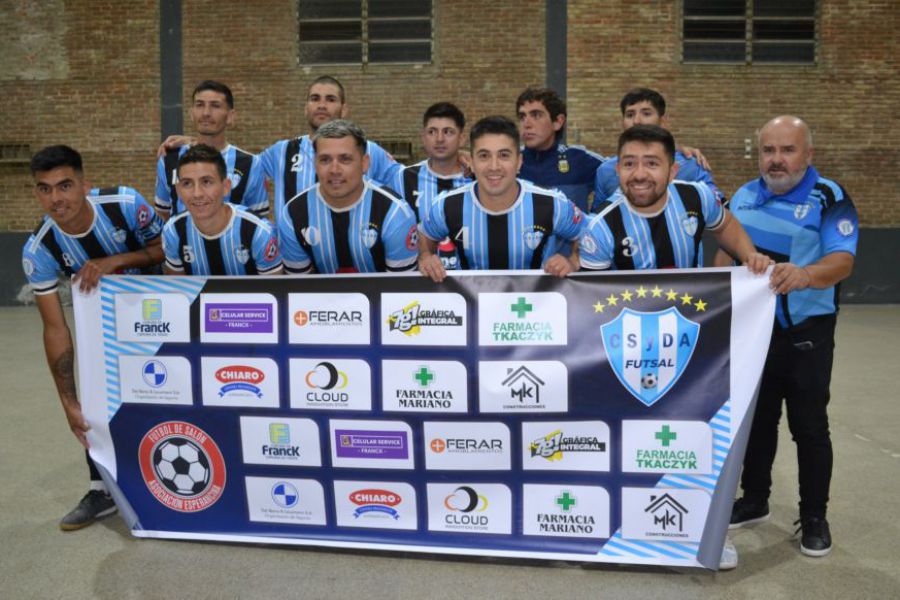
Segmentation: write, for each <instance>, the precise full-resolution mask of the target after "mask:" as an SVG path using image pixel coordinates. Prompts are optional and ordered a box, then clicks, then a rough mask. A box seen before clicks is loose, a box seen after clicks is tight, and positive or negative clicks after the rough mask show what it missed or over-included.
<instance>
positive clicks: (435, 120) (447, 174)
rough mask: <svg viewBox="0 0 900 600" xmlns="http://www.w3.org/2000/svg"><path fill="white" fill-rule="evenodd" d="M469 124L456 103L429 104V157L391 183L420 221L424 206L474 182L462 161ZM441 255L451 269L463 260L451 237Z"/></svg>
mask: <svg viewBox="0 0 900 600" xmlns="http://www.w3.org/2000/svg"><path fill="white" fill-rule="evenodd" d="M465 126H466V117H465V115H463V112H462V111H461V110H460V109H459V108H458V107H457V106H456V105H455V104H451V103H450V102H438V103H436V104H432V105H431V106H429V107H428V109H427V110H426V111H425V115H424V117H423V118H422V147H423V148H424V149H425V154H426V155H427V156H428V158H427V159H425V160H423V161H421V162H419V163H416V164H414V165H410V166H408V167H403V170H402V171H400V172H399V173H398V174H397V175H396V177H394V181H393V182H392V183H391V184H390V185H389V186H388V187H390V188H391V189H392V190H394V191H395V192H397V193H398V194H399V195H400V196H401V197H402V198H403V199H404V200H406V201H407V202H408V203H409V205H410V206H411V207H412V208H413V210H415V211H416V216H417V218H418V219H419V220H420V221H421V220H422V217H421V214H420V209H422V210H424V209H427V208H428V206H430V205H431V203H432V202H433V201H434V199H435V198H437V196H438V194H441V193H443V192H449V191H451V190H455V189H456V188H458V187H462V186H464V185H466V184H468V183H471V182H472V178H471V177H469V176H468V175H465V174H464V173H463V170H462V167H461V164H460V148H461V147H462V145H463V144H464V143H465V135H464V134H463V131H464V129H465ZM438 256H439V257H440V259H441V261H442V262H443V263H444V267H445V268H448V269H452V268H455V267H456V265H457V263H458V261H459V258H458V257H457V255H456V248H455V247H454V246H453V244H452V243H451V242H450V240H449V239H446V240H443V241H441V243H440V244H439V245H438Z"/></svg>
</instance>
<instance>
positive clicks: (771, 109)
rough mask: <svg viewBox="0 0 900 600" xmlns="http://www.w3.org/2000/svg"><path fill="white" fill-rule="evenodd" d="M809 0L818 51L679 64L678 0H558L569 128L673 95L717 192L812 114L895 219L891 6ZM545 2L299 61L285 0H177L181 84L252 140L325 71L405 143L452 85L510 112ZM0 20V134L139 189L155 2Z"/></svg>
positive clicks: (40, 8) (288, 128) (531, 76)
mask: <svg viewBox="0 0 900 600" xmlns="http://www.w3.org/2000/svg"><path fill="white" fill-rule="evenodd" d="M820 4H821V20H820V31H821V44H820V53H819V63H818V64H817V65H815V66H804V67H762V66H705V65H682V64H680V62H679V60H678V56H679V46H678V44H679V38H678V26H679V25H678V15H679V6H680V3H679V2H659V1H657V0H630V1H629V2H627V3H626V2H623V1H621V0H609V1H606V2H597V1H591V0H569V42H568V52H569V59H568V65H569V73H568V77H569V89H568V98H569V118H570V125H569V134H570V141H571V142H577V143H582V144H585V145H587V146H588V147H590V148H592V149H596V150H599V151H601V152H604V153H608V152H611V151H612V149H613V146H614V144H615V139H616V136H617V134H618V132H619V114H618V101H619V98H620V97H621V95H622V94H623V93H624V92H625V91H626V90H627V89H628V88H630V87H633V86H635V85H648V86H651V87H656V88H658V89H660V90H661V91H662V92H663V93H664V94H665V95H666V97H667V99H668V100H669V102H670V104H671V107H672V108H671V115H670V117H671V120H672V121H671V125H672V129H673V132H674V133H675V135H676V138H677V139H678V140H679V141H680V142H683V143H687V144H690V145H694V146H699V147H700V148H702V149H703V150H704V152H705V153H706V154H707V155H708V156H709V158H710V160H711V161H712V163H713V167H714V171H715V176H716V179H717V181H718V182H719V184H720V186H721V187H722V188H723V190H724V191H725V192H727V193H729V194H730V193H732V192H733V191H734V190H735V189H736V187H737V186H738V185H739V184H740V183H741V182H743V181H746V180H747V179H749V178H751V177H753V176H754V175H755V160H745V159H744V158H743V154H744V141H743V140H744V138H747V137H750V138H753V132H754V131H755V129H756V128H757V127H759V126H760V125H761V124H762V123H763V122H764V121H766V120H767V119H768V118H770V117H771V116H774V115H775V114H776V113H784V112H792V113H797V114H799V115H801V116H803V117H805V118H806V119H807V120H808V121H809V122H810V124H811V125H812V127H813V131H814V134H815V136H816V164H817V166H818V167H820V170H821V171H822V172H823V173H824V174H826V175H828V176H831V177H834V178H836V179H838V180H839V181H841V183H842V184H843V185H844V186H845V187H846V188H847V189H848V191H849V192H850V194H851V195H852V196H853V198H854V200H855V201H856V202H857V205H858V206H859V208H860V212H861V217H862V219H863V221H864V223H866V224H869V225H898V224H900V202H898V198H897V196H898V194H900V185H898V175H897V173H898V167H900V165H898V151H897V148H898V146H900V133H898V128H897V127H896V122H897V117H896V111H897V107H896V105H897V104H898V100H900V79H898V78H897V77H896V73H897V72H898V61H900V58H898V56H900V48H898V46H900V42H898V38H897V36H896V34H895V32H896V31H897V30H898V28H900V11H898V10H897V8H896V7H895V6H894V3H893V2H885V1H883V0H869V1H865V2H853V1H852V0H821V2H820ZM544 7H545V2H544V1H542V0H525V1H517V2H513V1H500V2H492V3H488V2H483V1H480V2H476V1H472V0H455V1H453V2H441V1H439V0H436V1H435V49H434V62H433V64H431V65H419V66H410V65H402V66H386V65H373V66H368V67H360V66H342V67H312V68H310V67H301V66H299V65H298V64H297V36H296V34H297V20H296V3H295V1H294V0H260V1H257V2H246V3H238V2H223V1H221V0H220V1H219V2H212V1H209V0H192V1H191V2H184V3H183V61H184V82H183V85H184V91H185V94H189V93H190V91H191V89H192V88H193V86H194V84H195V83H196V82H197V81H199V80H201V79H205V78H217V79H222V80H223V81H225V82H226V83H228V84H229V85H230V86H231V87H232V89H233V90H234V92H235V95H236V103H237V109H238V121H237V126H236V127H235V129H234V130H233V131H232V133H231V136H230V138H231V141H232V142H234V143H236V144H237V145H239V146H241V147H243V148H245V149H247V150H251V151H259V150H261V149H262V148H264V147H265V146H267V145H268V144H269V143H271V142H273V141H275V140H277V139H281V138H284V137H288V136H291V135H296V134H299V133H303V132H305V123H304V119H303V116H302V115H303V111H302V108H303V97H304V94H305V91H306V87H307V85H308V83H309V81H311V80H312V79H313V78H314V77H316V76H318V75H322V74H332V75H335V76H337V77H338V78H339V79H341V80H342V81H343V82H344V84H345V87H346V88H347V92H348V101H349V104H350V110H351V114H350V116H351V118H353V119H354V120H356V121H357V122H359V123H360V124H361V125H362V126H363V127H364V128H365V129H366V131H367V132H368V133H369V135H370V136H371V137H372V138H374V139H376V140H378V139H381V140H411V141H413V142H414V148H416V149H417V148H418V141H417V138H418V128H419V126H420V125H419V123H420V119H421V114H422V112H423V111H424V110H425V108H426V107H427V106H428V105H429V104H431V103H432V102H435V101H438V100H451V101H454V102H456V103H457V104H459V105H460V107H461V108H462V109H463V110H464V111H465V112H466V115H467V117H468V119H469V121H470V122H474V120H476V119H477V118H479V117H481V116H484V115H486V114H489V113H502V114H507V115H510V116H512V113H513V110H514V106H513V103H514V101H515V97H516V95H517V94H518V93H519V92H520V91H521V90H522V89H523V88H524V87H525V86H527V85H529V84H540V83H542V82H543V81H544V79H545V62H544V45H545V36H544V21H545V19H544ZM0 25H2V26H3V28H4V29H3V30H4V31H11V32H12V34H10V35H7V36H4V38H2V39H0V54H2V55H3V56H4V57H5V62H4V64H3V66H2V67H0V93H2V95H3V99H4V109H3V114H4V116H5V117H6V118H4V119H0V143H26V144H29V145H30V147H31V149H32V151H33V150H36V149H38V148H40V147H42V146H44V145H47V144H53V143H61V142H63V143H68V144H70V145H72V146H74V147H75V148H77V149H79V150H80V151H82V153H83V154H84V157H85V161H86V170H87V173H88V176H89V178H90V179H91V180H92V181H93V182H94V183H97V184H105V185H108V184H113V183H130V184H132V185H135V186H136V187H137V188H138V189H139V190H140V191H141V192H142V193H143V194H144V195H145V196H147V197H148V199H149V198H151V197H152V195H153V181H154V155H155V148H156V146H157V144H158V139H159V127H160V125H159V111H160V107H159V77H160V76H159V57H158V54H159V53H158V28H159V10H158V6H157V3H156V2H153V1H149V0H135V1H132V2H128V3H122V2H112V1H106V2H104V1H97V0H91V1H85V2H65V1H64V0H43V1H37V0H10V1H9V2H4V3H3V6H2V7H0ZM184 100H185V103H187V102H188V101H189V98H187V97H185V99H184ZM185 122H186V123H189V120H188V119H187V116H185ZM30 187H31V185H30V176H29V175H28V172H27V164H21V163H19V164H13V163H6V162H2V161H0V231H23V230H28V229H31V228H32V227H33V226H34V224H35V223H36V220H37V217H38V210H37V206H36V203H35V202H34V201H33V199H32V197H31V192H30Z"/></svg>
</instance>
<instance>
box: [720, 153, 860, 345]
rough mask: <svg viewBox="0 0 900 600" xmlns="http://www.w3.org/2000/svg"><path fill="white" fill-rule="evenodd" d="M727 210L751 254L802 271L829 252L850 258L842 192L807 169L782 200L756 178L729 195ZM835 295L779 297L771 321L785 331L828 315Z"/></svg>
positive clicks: (850, 216) (851, 225)
mask: <svg viewBox="0 0 900 600" xmlns="http://www.w3.org/2000/svg"><path fill="white" fill-rule="evenodd" d="M730 206H731V212H732V213H733V214H734V216H735V218H737V220H738V221H740V222H741V225H743V226H744V229H745V230H746V231H747V234H748V235H749V236H750V239H751V240H752V241H753V243H754V245H755V246H756V248H757V250H759V251H760V252H762V253H764V254H767V255H768V256H770V257H771V258H772V259H774V260H775V262H779V263H782V262H790V263H793V264H795V265H797V266H800V267H804V266H806V265H811V264H813V263H815V262H817V261H818V260H819V259H821V258H822V257H823V256H825V255H826V254H832V253H834V252H847V253H849V254H852V255H854V256H855V255H856V244H857V242H858V240H859V218H858V217H857V214H856V208H855V207H854V206H853V202H852V201H851V200H850V196H848V195H847V192H845V191H844V188H842V187H841V186H840V185H839V184H838V183H837V182H835V181H832V180H831V179H826V178H825V177H821V176H820V175H819V173H818V172H817V171H816V170H815V169H814V168H813V167H809V168H808V169H807V171H806V174H805V175H804V177H803V179H802V180H801V181H800V183H798V184H797V186H796V187H795V188H794V189H793V190H791V191H790V192H788V193H787V194H784V195H775V194H773V193H772V192H771V191H769V190H768V189H767V187H766V184H765V181H763V179H762V178H759V179H755V180H753V181H751V182H749V183H747V184H745V185H744V186H743V187H741V188H740V189H739V190H738V191H737V193H735V195H734V197H733V198H732V199H731V205H730ZM839 294H840V289H839V286H833V287H829V288H825V289H822V290H817V289H812V288H807V289H805V290H797V291H794V292H791V293H789V294H784V295H781V296H779V297H778V302H777V304H776V306H775V316H776V318H777V319H778V323H779V324H780V325H781V326H782V327H791V326H794V325H798V324H799V323H801V322H803V321H804V320H805V319H807V318H809V317H814V316H818V315H830V314H832V313H835V312H837V310H838V305H839Z"/></svg>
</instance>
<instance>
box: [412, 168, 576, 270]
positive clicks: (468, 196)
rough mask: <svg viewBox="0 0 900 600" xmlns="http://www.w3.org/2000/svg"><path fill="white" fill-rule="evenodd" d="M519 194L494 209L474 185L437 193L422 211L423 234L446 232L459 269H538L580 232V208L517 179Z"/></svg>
mask: <svg viewBox="0 0 900 600" xmlns="http://www.w3.org/2000/svg"><path fill="white" fill-rule="evenodd" d="M516 181H517V182H518V185H519V196H518V197H517V198H516V201H515V202H514V203H513V204H512V206H510V207H509V208H508V209H506V210H504V211H502V212H494V211H490V210H488V209H487V208H485V207H484V206H483V205H482V204H481V202H479V200H478V184H477V182H476V183H470V184H469V185H466V186H464V187H461V188H459V189H458V190H455V191H452V192H447V193H444V194H441V195H440V196H438V197H437V198H436V199H435V200H434V201H433V202H432V204H431V206H430V207H429V208H428V210H426V211H424V212H423V219H422V224H421V231H422V233H423V234H424V235H425V236H427V237H428V238H430V239H432V240H434V241H435V242H437V241H440V240H443V239H444V238H445V237H449V238H450V241H452V242H453V244H454V245H455V246H456V250H457V254H458V257H459V263H458V268H460V269H473V270H474V269H480V270H486V269H514V270H522V269H540V268H541V266H542V265H543V264H544V262H546V260H547V259H548V258H550V257H551V256H553V255H554V254H556V253H558V252H559V251H560V249H561V246H562V245H564V244H565V243H566V242H570V241H574V240H577V239H578V238H579V236H580V235H581V228H582V225H583V224H584V220H583V219H582V213H581V211H580V210H579V209H578V207H576V206H575V204H573V203H572V202H571V201H569V200H568V199H567V198H566V196H565V195H564V194H563V193H562V192H557V191H553V190H547V189H544V188H540V187H538V186H536V185H533V184H531V183H529V182H527V181H524V180H522V179H517V180H516Z"/></svg>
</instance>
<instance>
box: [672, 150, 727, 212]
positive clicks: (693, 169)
mask: <svg viewBox="0 0 900 600" xmlns="http://www.w3.org/2000/svg"><path fill="white" fill-rule="evenodd" d="M675 160H676V161H677V162H678V174H677V175H675V179H680V180H682V181H697V182H700V183H705V184H706V185H708V186H709V189H711V190H712V192H713V194H714V195H715V197H716V198H717V199H719V200H720V201H721V200H724V198H725V195H724V194H722V192H721V191H719V188H718V187H716V182H715V181H713V177H712V173H710V172H709V171H707V170H706V169H704V168H703V167H701V166H700V163H698V162H697V160H696V159H694V158H688V157H686V156H685V155H684V154H682V153H681V152H676V153H675Z"/></svg>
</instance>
